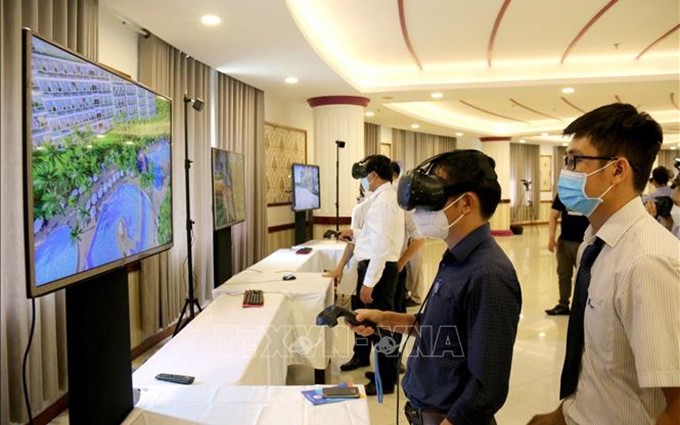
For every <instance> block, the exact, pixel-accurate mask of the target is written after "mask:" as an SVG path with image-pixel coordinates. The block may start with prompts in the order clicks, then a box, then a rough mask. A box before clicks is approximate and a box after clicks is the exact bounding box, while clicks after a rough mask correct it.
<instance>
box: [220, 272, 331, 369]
mask: <svg viewBox="0 0 680 425" xmlns="http://www.w3.org/2000/svg"><path fill="white" fill-rule="evenodd" d="M294 276H295V280H289V281H285V280H283V278H282V277H283V274H282V273H271V272H270V273H259V272H255V271H252V270H245V271H243V272H241V273H239V274H237V275H235V276H233V277H232V278H231V279H229V280H228V281H226V282H225V283H223V284H222V285H220V286H218V287H217V288H215V291H214V293H215V294H234V295H239V294H243V292H244V291H245V290H246V289H260V290H262V291H263V292H264V298H265V301H266V300H267V299H269V297H270V295H274V294H278V295H282V296H283V297H284V298H285V301H284V302H285V303H287V306H286V310H287V311H288V317H287V318H286V321H285V322H284V323H277V327H278V329H277V332H278V333H279V334H281V335H283V334H284V333H285V337H286V339H287V340H289V341H290V340H292V343H290V345H288V347H287V349H288V351H287V352H286V353H283V354H284V355H285V356H286V358H287V360H288V364H289V365H293V364H298V365H307V366H311V367H313V368H315V369H325V368H326V365H327V364H328V355H329V353H330V352H331V348H332V345H331V344H332V338H331V335H330V330H329V329H328V328H327V327H321V326H316V316H317V315H318V314H319V312H320V311H321V310H323V309H324V308H325V307H327V306H329V305H331V304H333V281H332V279H330V278H327V277H323V276H322V275H321V273H295V274H294Z"/></svg>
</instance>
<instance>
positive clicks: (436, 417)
mask: <svg viewBox="0 0 680 425" xmlns="http://www.w3.org/2000/svg"><path fill="white" fill-rule="evenodd" d="M404 413H406V419H408V423H409V424H411V425H439V424H441V423H442V421H443V420H444V419H446V412H444V411H443V410H439V409H430V408H425V409H415V408H414V407H413V406H411V403H409V402H406V405H405V406H404Z"/></svg>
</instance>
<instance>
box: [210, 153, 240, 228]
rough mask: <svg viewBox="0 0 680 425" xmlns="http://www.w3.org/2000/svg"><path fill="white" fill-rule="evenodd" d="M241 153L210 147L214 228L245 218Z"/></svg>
mask: <svg viewBox="0 0 680 425" xmlns="http://www.w3.org/2000/svg"><path fill="white" fill-rule="evenodd" d="M243 167H244V162H243V155H241V154H240V153H235V152H229V151H225V150H222V149H217V148H213V149H212V184H213V218H214V223H215V230H219V229H223V228H225V227H228V226H231V225H233V224H236V223H240V222H242V221H244V220H245V219H246V190H245V178H244V176H245V172H244V169H243Z"/></svg>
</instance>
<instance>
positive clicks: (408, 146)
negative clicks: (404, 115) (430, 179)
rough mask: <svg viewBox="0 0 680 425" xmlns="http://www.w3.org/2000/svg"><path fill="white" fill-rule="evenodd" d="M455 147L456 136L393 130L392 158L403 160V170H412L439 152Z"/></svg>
mask: <svg viewBox="0 0 680 425" xmlns="http://www.w3.org/2000/svg"><path fill="white" fill-rule="evenodd" d="M455 149H456V139H455V138H454V137H445V136H437V135H434V134H425V133H416V132H413V131H407V130H398V129H393V130H392V160H393V161H402V162H403V164H404V170H402V171H406V170H411V169H413V168H415V167H416V166H417V165H418V164H420V163H421V162H423V161H424V160H426V159H428V158H429V157H431V156H434V155H436V154H438V153H442V152H449V151H452V150H455Z"/></svg>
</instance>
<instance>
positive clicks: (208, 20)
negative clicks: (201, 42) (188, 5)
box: [201, 15, 222, 27]
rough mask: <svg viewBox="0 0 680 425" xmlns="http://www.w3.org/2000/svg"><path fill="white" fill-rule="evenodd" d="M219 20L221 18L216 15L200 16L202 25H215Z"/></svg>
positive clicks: (220, 20)
mask: <svg viewBox="0 0 680 425" xmlns="http://www.w3.org/2000/svg"><path fill="white" fill-rule="evenodd" d="M220 22H222V19H220V17H219V16H217V15H203V16H201V23H202V24H203V25H208V26H211V27H214V26H215V25H219V23H220Z"/></svg>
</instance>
